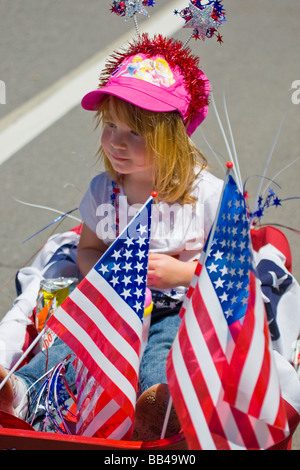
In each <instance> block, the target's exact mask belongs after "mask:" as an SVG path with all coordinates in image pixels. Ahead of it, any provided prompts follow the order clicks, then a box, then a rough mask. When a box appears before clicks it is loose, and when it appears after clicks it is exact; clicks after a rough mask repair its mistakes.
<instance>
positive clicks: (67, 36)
mask: <svg viewBox="0 0 300 470" xmlns="http://www.w3.org/2000/svg"><path fill="white" fill-rule="evenodd" d="M181 3H182V7H184V6H187V4H188V1H183V2H181ZM223 3H224V6H225V8H226V10H227V22H226V23H225V24H224V26H223V27H222V31H220V32H221V34H222V35H223V41H224V43H223V44H222V45H219V44H218V43H217V42H216V41H215V40H214V39H211V40H207V41H205V42H204V43H203V42H202V41H193V42H191V43H190V46H191V47H192V49H193V50H194V52H195V53H197V54H199V55H200V57H201V64H202V68H203V70H204V71H205V73H206V74H207V76H208V77H209V79H210V81H211V84H212V89H213V94H214V99H215V102H216V106H217V109H218V111H219V114H220V117H221V120H222V122H223V124H224V128H225V131H226V133H227V136H229V133H228V127H227V125H226V116H225V112H224V106H223V96H224V94H225V96H226V103H227V108H228V114H229V117H230V122H231V127H232V130H233V135H234V140H235V144H236V149H237V154H238V160H239V165H240V170H241V174H242V177H243V180H244V181H247V184H246V189H247V190H248V191H249V193H250V204H253V201H254V199H255V197H256V194H257V191H258V187H259V184H260V180H261V177H260V175H262V174H263V173H264V168H265V164H266V161H267V159H268V156H269V154H270V151H271V149H272V147H273V144H274V139H275V137H276V134H277V131H278V129H279V126H280V125H281V128H280V133H279V135H278V136H277V137H278V139H277V140H276V145H275V146H274V152H273V153H272V158H271V160H270V164H269V166H268V170H267V172H266V176H267V177H268V178H273V177H274V176H276V175H277V176H276V182H277V184H278V185H279V186H276V187H274V189H276V193H277V194H278V197H279V198H280V199H282V200H283V199H287V198H292V197H295V196H300V192H299V182H298V181H299V164H300V160H298V161H297V162H294V161H295V160H296V159H297V158H298V157H299V156H300V146H299V143H300V132H299V127H300V103H299V102H300V67H299V63H300V61H299V50H300V47H299V46H300V31H299V18H300V3H299V0H285V1H284V2H282V1H280V0H251V1H248V0H224V2H223ZM110 5H111V2H110V1H108V0H25V1H24V0H2V1H1V5H0V13H1V14H0V58H1V61H0V80H1V82H0V144H1V133H2V134H3V133H4V132H5V131H7V130H12V134H11V137H10V139H11V142H10V143H13V141H16V142H21V143H20V145H19V148H18V150H17V151H16V152H12V154H11V155H9V156H8V157H5V159H4V160H5V161H3V163H2V164H0V194H1V198H0V220H1V224H0V285H1V288H0V305H1V307H0V318H1V317H2V316H3V315H4V314H5V313H6V311H7V310H8V309H9V308H10V306H11V303H12V301H13V299H14V297H15V290H14V282H13V279H14V275H15V273H16V271H17V270H18V269H19V268H20V267H21V266H24V265H26V264H28V263H29V262H30V257H31V256H32V255H33V254H34V253H35V252H36V250H38V249H39V247H40V246H41V245H42V243H44V241H45V240H46V239H47V237H48V236H49V235H50V234H51V232H52V230H53V226H52V227H51V228H50V229H47V230H45V231H44V232H43V233H41V234H40V235H38V236H36V237H34V238H33V239H31V240H30V241H28V242H27V243H22V242H23V241H24V240H25V239H26V238H27V237H29V236H30V235H32V234H33V233H35V232H36V231H38V230H39V229H40V228H42V227H44V226H46V225H47V224H48V223H49V222H51V221H52V220H53V219H54V218H55V217H56V215H57V214H55V213H54V212H50V211H48V210H45V209H39V208H33V207H29V206H25V205H23V204H21V203H20V202H17V200H22V201H25V202H29V203H33V204H39V205H43V206H48V207H51V208H55V209H57V210H60V211H68V210H70V209H73V208H76V207H77V206H78V204H79V202H80V199H81V197H82V195H83V193H84V191H85V190H86V188H87V185H88V183H89V181H90V179H91V177H92V176H94V174H96V173H97V172H98V171H100V170H101V168H99V165H98V164H97V162H96V160H95V157H94V155H95V153H96V149H97V145H98V141H99V136H98V135H96V134H95V132H94V129H93V126H94V123H93V117H92V114H91V113H88V112H86V111H83V110H82V109H81V108H80V106H79V104H78V103H79V101H80V98H81V97H77V98H76V99H77V104H75V105H72V104H71V105H70V109H69V110H68V111H67V112H65V113H64V114H63V115H62V116H60V110H61V109H62V108H63V105H64V101H65V100H64V95H62V97H61V99H60V101H59V100H56V101H55V105H54V109H53V107H52V109H51V115H52V116H53V119H52V121H51V122H50V123H49V124H45V129H44V130H42V131H41V132H39V133H37V134H36V135H35V133H34V129H35V128H37V124H39V123H38V122H37V121H39V119H37V121H36V123H35V124H34V121H33V124H32V126H31V128H30V129H27V130H25V131H24V130H23V131H22V132H23V134H26V135H25V137H28V139H27V141H26V138H25V140H24V142H25V143H24V144H22V142H23V141H22V138H23V137H24V135H21V132H20V131H19V130H18V127H17V128H16V132H15V133H14V127H13V125H14V124H15V123H17V122H18V120H19V119H20V118H22V117H23V118H24V117H25V118H26V117H27V116H29V113H31V112H32V111H37V110H38V109H39V108H38V106H40V105H41V104H43V103H44V102H45V101H46V100H47V99H48V98H49V97H51V96H53V95H54V94H55V93H57V92H58V91H59V90H61V89H64V88H63V87H64V86H65V87H66V90H67V91H66V95H65V96H66V99H67V96H68V100H70V95H72V90H71V89H69V90H68V84H69V83H71V81H72V80H73V79H74V77H75V78H76V77H77V76H81V75H80V74H82V73H83V71H84V70H85V69H88V68H89V66H90V65H91V62H92V63H93V64H94V62H95V60H94V59H95V57H98V56H99V57H101V56H102V55H103V54H102V53H103V51H105V50H106V49H107V50H109V51H110V45H111V44H113V43H115V42H116V41H117V42H118V38H120V37H122V40H123V39H124V34H125V35H126V34H128V39H130V38H131V35H132V28H133V23H132V22H131V21H129V22H125V21H124V20H123V19H120V18H118V17H116V16H115V15H112V14H110V13H109V8H110ZM168 6H170V18H171V17H172V18H173V12H172V10H173V7H174V2H173V1H168V2H167V1H165V0H158V1H157V6H156V7H155V8H154V9H150V10H149V12H150V14H151V18H150V20H145V21H144V19H143V18H139V20H140V25H141V30H147V22H148V21H149V22H150V21H151V19H152V18H153V17H155V18H156V15H158V17H157V18H159V16H160V13H161V12H163V11H164V9H165V8H166V7H168ZM177 21H178V30H177V31H176V32H175V33H174V36H175V37H177V38H179V39H182V40H185V39H186V38H187V37H188V35H189V30H186V29H183V28H181V26H182V21H181V20H180V19H179V18H178V19H177ZM149 24H150V23H149ZM157 25H159V23H158V19H157ZM167 26H168V25H167V22H165V23H164V25H163V26H162V30H161V32H162V33H164V28H166V29H167ZM159 27H161V26H159ZM99 72H100V70H99ZM94 86H95V87H96V86H97V76H95V85H94ZM293 86H294V87H295V88H292V87H293ZM83 87H84V84H83ZM298 89H299V93H297V90H298ZM70 102H71V100H70ZM47 109H48V108H47ZM284 115H285V119H284V120H283V116H284ZM43 118H44V116H43ZM41 120H42V117H41ZM30 135H32V137H31V138H30ZM194 140H195V142H196V143H197V144H198V145H199V146H200V148H201V149H202V151H203V153H204V154H205V155H206V157H207V159H208V162H209V164H210V166H211V167H212V171H213V172H214V173H215V174H216V175H218V176H220V177H222V176H223V171H224V165H225V162H226V161H227V160H228V154H227V150H226V145H225V143H224V141H223V138H222V135H221V132H220V128H219V125H218V122H217V119H216V115H215V112H214V110H213V107H212V106H211V107H210V111H209V115H208V117H207V119H206V121H205V123H204V124H203V126H202V130H200V129H199V130H197V132H196V133H195V134H194ZM208 143H209V145H208ZM211 148H213V149H214V152H212V151H211ZM2 152H3V154H4V153H5V146H4V144H2V147H0V161H2V159H1V153H2ZM214 153H216V154H217V155H218V156H220V158H221V160H222V164H221V166H220V165H219V163H218V162H217V160H216V158H215V156H214ZM284 168H285V169H284ZM283 169H284V171H281V170H283ZM267 183H268V180H266V179H265V180H263V189H264V188H265V186H266V185H267ZM298 208H299V201H298V200H297V199H293V200H287V201H285V202H282V205H281V206H279V207H277V208H275V207H273V208H270V210H269V212H268V213H267V214H266V215H265V217H264V219H263V222H264V223H270V222H272V223H279V224H282V225H287V226H290V227H293V228H295V229H298V230H300V214H299V209H298ZM74 215H75V216H77V217H79V214H78V212H75V213H74ZM76 223H77V222H76V221H74V220H67V221H65V222H63V224H62V225H61V226H60V227H59V230H60V231H61V230H63V229H67V228H71V227H72V226H74V225H76ZM283 231H284V233H285V234H286V235H287V237H288V239H289V242H290V245H291V249H292V254H293V270H294V274H295V276H296V278H297V279H300V254H299V249H298V247H299V238H298V235H297V234H295V233H294V232H292V231H291V230H287V229H283ZM297 439H298V438H296V439H295V441H294V442H295V444H294V445H295V446H296V448H300V445H298V440H297Z"/></svg>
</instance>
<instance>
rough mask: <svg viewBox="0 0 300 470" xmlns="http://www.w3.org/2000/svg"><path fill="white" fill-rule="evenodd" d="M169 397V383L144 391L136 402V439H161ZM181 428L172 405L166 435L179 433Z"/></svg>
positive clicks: (134, 433) (134, 432)
mask: <svg viewBox="0 0 300 470" xmlns="http://www.w3.org/2000/svg"><path fill="white" fill-rule="evenodd" d="M169 398H170V394H169V389H168V385H167V384H156V385H153V386H152V387H150V388H148V390H146V391H145V392H144V393H142V395H141V396H140V397H139V399H138V400H137V403H136V411H135V420H134V430H133V438H132V439H133V440H134V441H153V440H157V439H160V437H161V432H162V428H163V425H164V421H165V415H166V411H167V407H168V403H169ZM180 428H181V426H180V423H179V420H178V418H177V415H176V412H175V409H174V407H173V406H172V410H171V413H170V418H169V421H168V425H167V429H166V434H165V436H164V437H170V436H173V435H175V434H177V433H178V432H179V431H180Z"/></svg>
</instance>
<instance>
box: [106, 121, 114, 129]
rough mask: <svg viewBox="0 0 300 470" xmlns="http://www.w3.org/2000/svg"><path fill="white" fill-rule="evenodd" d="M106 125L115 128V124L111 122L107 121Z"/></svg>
mask: <svg viewBox="0 0 300 470" xmlns="http://www.w3.org/2000/svg"><path fill="white" fill-rule="evenodd" d="M106 125H107V126H108V127H111V128H115V127H116V125H115V124H114V123H113V122H107V123H106Z"/></svg>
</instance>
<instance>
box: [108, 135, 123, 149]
mask: <svg viewBox="0 0 300 470" xmlns="http://www.w3.org/2000/svg"><path fill="white" fill-rule="evenodd" d="M111 145H112V146H113V147H114V148H115V149H126V141H125V138H124V135H123V133H122V132H115V133H114V135H113V137H112V139H111Z"/></svg>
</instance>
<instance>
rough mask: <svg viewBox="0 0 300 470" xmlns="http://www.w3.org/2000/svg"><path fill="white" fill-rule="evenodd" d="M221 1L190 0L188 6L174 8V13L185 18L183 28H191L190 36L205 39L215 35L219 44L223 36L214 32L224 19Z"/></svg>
mask: <svg viewBox="0 0 300 470" xmlns="http://www.w3.org/2000/svg"><path fill="white" fill-rule="evenodd" d="M221 2H222V0H191V1H190V4H189V6H188V7H186V8H184V9H183V10H181V11H178V10H175V11H174V13H175V15H179V16H181V18H183V19H184V20H185V25H184V28H193V33H192V35H191V37H193V38H194V39H202V40H203V41H205V39H206V38H211V37H212V36H216V38H217V41H218V42H219V43H220V44H221V43H222V42H223V40H222V37H223V36H221V35H220V34H219V33H218V34H216V33H217V29H218V28H219V27H220V26H221V25H222V23H223V22H224V21H225V10H224V8H223V6H222V4H221ZM191 37H190V38H189V39H188V41H189V40H190V39H191ZM188 41H187V42H188ZM186 44H187V43H186Z"/></svg>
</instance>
